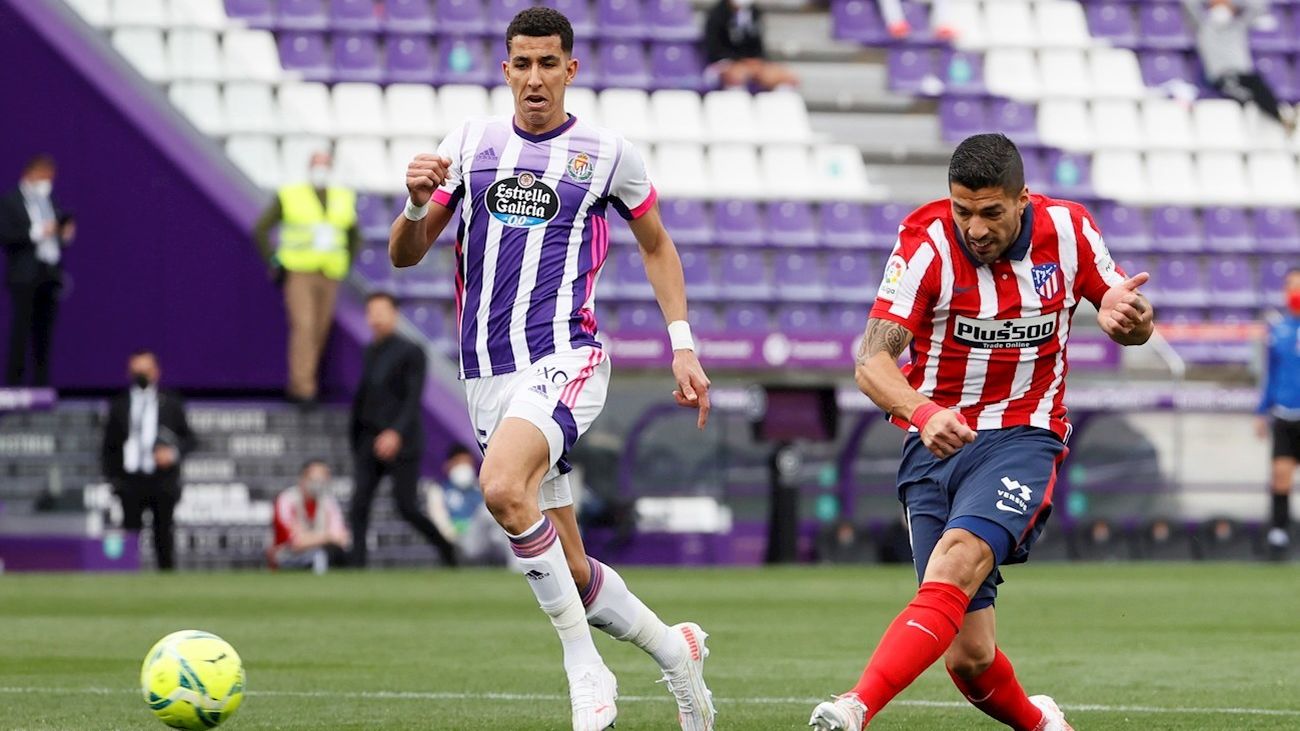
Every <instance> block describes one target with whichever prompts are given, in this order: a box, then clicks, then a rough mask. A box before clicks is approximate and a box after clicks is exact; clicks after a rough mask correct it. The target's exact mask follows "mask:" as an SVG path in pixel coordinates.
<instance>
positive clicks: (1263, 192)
mask: <svg viewBox="0 0 1300 731" xmlns="http://www.w3.org/2000/svg"><path fill="white" fill-rule="evenodd" d="M1246 168H1247V173H1246V175H1247V178H1248V179H1249V185H1248V190H1249V196H1250V198H1251V199H1252V200H1253V201H1255V202H1257V203H1262V204H1266V205H1270V204H1291V205H1297V204H1300V177H1298V176H1297V172H1296V161H1295V157H1294V156H1292V155H1291V154H1290V153H1286V152H1252V153H1250V154H1249V155H1247V156H1246Z"/></svg>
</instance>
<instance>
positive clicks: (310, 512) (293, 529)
mask: <svg viewBox="0 0 1300 731" xmlns="http://www.w3.org/2000/svg"><path fill="white" fill-rule="evenodd" d="M329 482H330V468H329V465H327V464H325V462H324V460H320V459H311V460H308V461H307V462H306V463H305V464H303V466H302V470H300V471H299V473H298V484H297V485H295V486H293V487H291V488H289V489H287V490H285V491H284V492H282V493H280V494H279V495H278V496H277V497H276V498H275V519H274V526H275V545H273V546H271V548H270V549H268V550H267V560H268V561H269V563H270V564H271V568H273V569H311V570H313V571H315V572H316V573H318V574H321V573H324V572H325V571H326V570H327V569H328V568H329V567H331V566H334V567H339V566H344V565H346V563H347V555H348V546H349V545H351V543H352V536H351V535H350V534H349V533H348V529H347V527H346V526H345V525H344V523H343V511H342V509H340V508H339V503H338V501H337V500H335V499H334V496H333V495H330V494H329V492H328V488H329Z"/></svg>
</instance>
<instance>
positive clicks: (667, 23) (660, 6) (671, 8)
mask: <svg viewBox="0 0 1300 731" xmlns="http://www.w3.org/2000/svg"><path fill="white" fill-rule="evenodd" d="M645 15H647V16H649V19H650V22H649V26H650V37H651V38H655V39H657V40H661V41H693V40H695V39H697V38H699V37H700V28H699V26H697V25H696V24H695V13H694V12H693V11H692V10H691V3H690V2H689V0H645Z"/></svg>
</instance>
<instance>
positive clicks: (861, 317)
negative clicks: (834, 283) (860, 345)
mask: <svg viewBox="0 0 1300 731" xmlns="http://www.w3.org/2000/svg"><path fill="white" fill-rule="evenodd" d="M870 312H871V306H870V305H862V304H856V305H855V304H831V305H830V306H828V307H827V308H826V330H827V332H833V333H840V334H842V335H861V334H862V331H863V330H864V329H865V328H866V326H867V315H868V313H870Z"/></svg>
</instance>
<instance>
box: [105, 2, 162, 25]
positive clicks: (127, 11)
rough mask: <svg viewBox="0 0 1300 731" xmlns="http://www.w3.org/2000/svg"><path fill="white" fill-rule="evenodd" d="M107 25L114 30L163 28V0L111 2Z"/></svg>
mask: <svg viewBox="0 0 1300 731" xmlns="http://www.w3.org/2000/svg"><path fill="white" fill-rule="evenodd" d="M109 25H112V26H113V27H115V28H134V27H146V28H165V27H166V26H167V6H166V4H165V3H164V2H163V0H112V6H111V10H110V13H109Z"/></svg>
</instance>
